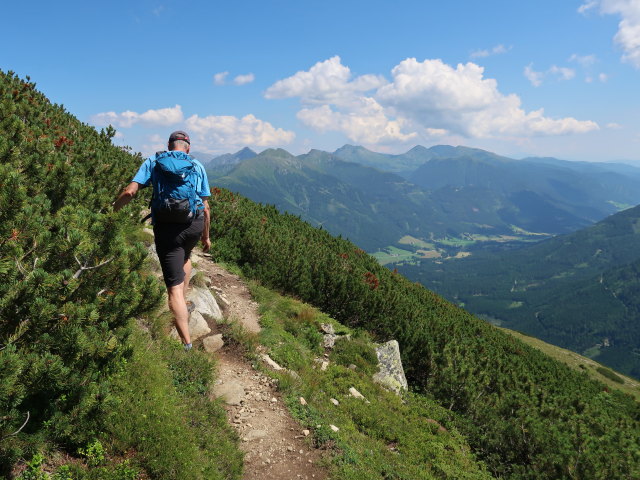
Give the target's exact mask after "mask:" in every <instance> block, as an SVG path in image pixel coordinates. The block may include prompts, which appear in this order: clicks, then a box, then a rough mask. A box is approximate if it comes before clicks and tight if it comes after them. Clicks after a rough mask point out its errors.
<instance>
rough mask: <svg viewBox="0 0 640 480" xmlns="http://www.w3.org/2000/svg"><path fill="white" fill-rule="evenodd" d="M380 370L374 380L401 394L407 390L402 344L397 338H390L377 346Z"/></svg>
mask: <svg viewBox="0 0 640 480" xmlns="http://www.w3.org/2000/svg"><path fill="white" fill-rule="evenodd" d="M376 355H377V356H378V362H379V363H378V368H379V371H378V373H376V374H375V375H374V376H373V380H374V381H375V382H377V383H379V384H381V385H382V386H383V387H385V388H387V389H389V390H393V391H394V392H396V393H397V394H400V392H402V391H403V390H407V389H408V388H409V387H408V384H407V377H405V375H404V368H402V359H401V358H400V346H399V345H398V342H397V341H396V340H390V341H388V342H387V343H383V344H381V345H378V346H377V347H376Z"/></svg>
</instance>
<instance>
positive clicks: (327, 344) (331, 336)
mask: <svg viewBox="0 0 640 480" xmlns="http://www.w3.org/2000/svg"><path fill="white" fill-rule="evenodd" d="M337 338H338V336H337V335H336V334H335V333H327V334H325V336H324V340H323V345H324V348H333V347H334V346H335V344H336V339H337Z"/></svg>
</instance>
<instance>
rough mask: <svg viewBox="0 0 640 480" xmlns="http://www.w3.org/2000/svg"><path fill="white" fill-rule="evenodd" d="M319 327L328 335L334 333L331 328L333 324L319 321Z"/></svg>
mask: <svg viewBox="0 0 640 480" xmlns="http://www.w3.org/2000/svg"><path fill="white" fill-rule="evenodd" d="M320 329H321V330H322V331H323V332H324V333H326V334H328V335H334V334H335V333H336V332H335V330H334V328H333V325H332V324H330V323H321V324H320Z"/></svg>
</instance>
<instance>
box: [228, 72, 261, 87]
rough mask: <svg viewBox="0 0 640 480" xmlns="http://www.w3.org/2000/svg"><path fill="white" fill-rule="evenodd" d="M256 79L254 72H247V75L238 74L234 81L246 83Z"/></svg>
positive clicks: (241, 83)
mask: <svg viewBox="0 0 640 480" xmlns="http://www.w3.org/2000/svg"><path fill="white" fill-rule="evenodd" d="M255 79H256V77H255V75H254V74H253V73H247V74H246V75H238V76H237V77H236V78H234V79H233V83H235V84H236V85H246V84H247V83H251V82H253V81H254V80H255Z"/></svg>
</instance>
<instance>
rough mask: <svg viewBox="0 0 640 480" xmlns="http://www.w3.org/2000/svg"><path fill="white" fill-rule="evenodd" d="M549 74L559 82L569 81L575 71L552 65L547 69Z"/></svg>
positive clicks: (574, 74)
mask: <svg viewBox="0 0 640 480" xmlns="http://www.w3.org/2000/svg"><path fill="white" fill-rule="evenodd" d="M549 73H551V74H552V75H556V76H557V77H558V79H559V80H571V79H572V78H573V77H575V76H576V71H575V70H574V69H572V68H567V67H558V66H556V65H552V66H551V68H550V69H549Z"/></svg>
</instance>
